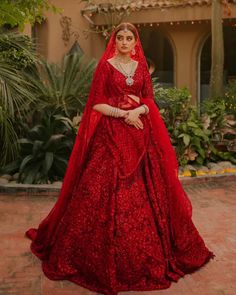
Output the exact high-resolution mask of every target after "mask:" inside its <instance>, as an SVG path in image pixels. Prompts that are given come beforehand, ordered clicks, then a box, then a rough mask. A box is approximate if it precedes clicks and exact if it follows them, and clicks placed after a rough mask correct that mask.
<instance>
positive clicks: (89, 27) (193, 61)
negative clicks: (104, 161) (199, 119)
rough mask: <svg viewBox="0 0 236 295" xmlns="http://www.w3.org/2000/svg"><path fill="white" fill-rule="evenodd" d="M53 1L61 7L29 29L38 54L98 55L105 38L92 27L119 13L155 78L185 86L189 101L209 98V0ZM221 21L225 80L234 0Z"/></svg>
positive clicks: (235, 33)
mask: <svg viewBox="0 0 236 295" xmlns="http://www.w3.org/2000/svg"><path fill="white" fill-rule="evenodd" d="M53 2H54V4H55V5H56V6H58V7H60V8H62V12H61V13H60V14H53V13H51V12H50V13H47V15H46V19H45V21H44V22H43V23H42V24H41V25H36V26H35V27H34V28H33V29H32V32H31V33H32V34H33V36H35V38H36V40H37V46H38V51H39V53H41V54H42V55H43V56H45V57H46V58H47V59H48V60H49V61H50V62H59V61H60V60H61V58H62V57H63V55H64V54H66V53H67V52H69V51H70V50H71V48H72V49H75V48H76V50H82V51H83V52H85V53H86V54H87V55H88V56H89V57H95V58H99V57H100V56H101V54H102V52H103V51H104V49H105V45H106V40H105V38H104V36H102V34H99V33H96V32H95V28H96V30H97V31H99V30H101V31H102V30H104V28H106V27H107V25H108V24H110V23H113V24H116V22H118V19H119V18H120V19H122V21H129V22H132V23H133V24H135V25H136V26H137V28H138V30H139V34H140V37H141V41H142V45H143V48H144V52H145V55H146V57H147V59H148V60H149V61H150V62H151V63H152V65H153V69H154V72H153V73H152V76H153V77H157V78H158V81H159V82H160V83H161V84H162V85H164V86H166V87H168V86H176V87H188V88H189V89H190V92H191V94H192V102H193V104H198V103H199V102H200V101H202V100H204V98H206V97H207V95H208V89H209V80H210V67H211V0H197V1H196V0H182V1H180V0H178V1H177V0H176V1H168V0H162V1H155V0H137V1H132V0H130V1H122V0H121V1H90V4H88V1H83V2H81V1H78V0H68V1H63V0H53ZM91 2H92V3H91ZM107 2H109V3H107ZM127 3H128V4H127ZM222 21H223V29H224V44H225V65H224V82H225V84H227V83H228V82H229V81H230V80H232V79H236V0H232V1H230V14H224V13H223V14H222Z"/></svg>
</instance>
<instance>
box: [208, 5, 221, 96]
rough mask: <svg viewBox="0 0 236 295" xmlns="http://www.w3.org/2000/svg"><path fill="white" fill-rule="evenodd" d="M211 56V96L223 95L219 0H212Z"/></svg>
mask: <svg viewBox="0 0 236 295" xmlns="http://www.w3.org/2000/svg"><path fill="white" fill-rule="evenodd" d="M211 33H212V49H211V51H212V58H211V81H210V96H211V98H214V97H219V96H222V95H223V91H224V85H223V71H224V37H223V24H222V9H221V1H220V0H212V19H211Z"/></svg>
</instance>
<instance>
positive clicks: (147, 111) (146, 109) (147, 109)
mask: <svg viewBox="0 0 236 295" xmlns="http://www.w3.org/2000/svg"><path fill="white" fill-rule="evenodd" d="M142 107H144V109H145V113H144V114H145V115H146V114H148V113H149V108H148V106H146V105H145V104H142Z"/></svg>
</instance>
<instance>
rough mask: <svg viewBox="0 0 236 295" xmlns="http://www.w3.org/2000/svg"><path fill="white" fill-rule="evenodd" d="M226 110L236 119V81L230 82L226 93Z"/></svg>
mask: <svg viewBox="0 0 236 295" xmlns="http://www.w3.org/2000/svg"><path fill="white" fill-rule="evenodd" d="M224 101H225V110H226V112H227V113H228V114H232V115H234V118H235V119H236V80H234V81H230V82H229V85H228V86H227V88H226V92H225V97H224Z"/></svg>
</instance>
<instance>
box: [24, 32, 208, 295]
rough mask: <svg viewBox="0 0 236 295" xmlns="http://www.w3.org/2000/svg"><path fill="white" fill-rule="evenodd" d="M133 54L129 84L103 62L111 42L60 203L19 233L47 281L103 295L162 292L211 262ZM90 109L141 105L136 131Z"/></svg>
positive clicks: (142, 64)
mask: <svg viewBox="0 0 236 295" xmlns="http://www.w3.org/2000/svg"><path fill="white" fill-rule="evenodd" d="M135 51H136V54H135V56H133V57H132V58H133V59H135V60H137V61H138V66H137V69H136V72H135V75H134V77H133V79H134V84H133V85H132V86H128V85H126V83H125V77H124V76H123V75H122V74H121V73H120V72H119V71H118V70H117V69H116V68H114V67H113V66H112V65H111V64H110V63H109V62H108V61H107V60H108V59H109V58H110V57H112V56H114V52H115V35H114V34H113V35H112V37H111V39H110V42H109V44H108V46H107V49H106V51H105V53H104V55H103V57H102V58H101V60H100V62H99V64H98V66H97V69H96V71H95V74H94V78H93V82H92V85H91V91H90V95H89V97H88V101H87V104H86V107H85V111H84V114H83V117H82V122H81V125H80V128H79V131H78V134H77V137H76V141H75V144H74V148H73V151H72V154H71V157H70V160H69V164H68V168H67V171H66V175H65V178H64V181H63V185H62V189H61V192H60V195H59V198H58V200H57V202H56V204H55V205H54V207H53V208H52V210H51V212H50V213H49V214H48V216H47V217H46V218H45V219H44V220H42V221H41V223H40V224H39V226H38V228H30V229H28V230H27V232H26V235H27V237H29V238H30V239H31V240H32V243H31V250H32V252H33V253H34V254H35V255H36V256H37V257H39V258H40V259H41V260H42V267H43V271H44V273H45V275H46V276H47V277H48V278H50V279H52V280H60V279H67V280H70V281H73V282H75V283H77V284H79V285H82V286H84V287H87V288H89V289H90V290H94V291H98V292H102V293H104V294H107V295H116V294H117V292H119V291H124V290H154V289H164V288H168V287H169V286H170V284H171V281H177V280H178V279H179V278H180V277H181V276H183V275H184V274H185V273H191V272H192V271H195V270H197V269H198V268H199V267H201V266H203V265H204V264H205V263H206V262H207V261H209V259H210V258H213V257H214V254H213V253H212V252H211V251H209V249H208V248H207V247H206V245H205V243H204V241H203V239H202V238H201V236H200V234H199V232H198V230H197V229H196V227H195V226H194V224H193V222H192V206H191V202H190V200H189V198H188V196H187V195H186V193H185V191H184V189H183V187H182V186H181V183H180V181H179V179H178V162H177V159H176V155H175V152H174V149H173V147H172V146H171V143H170V138H169V136H168V132H167V129H166V127H165V124H164V122H163V120H162V118H161V116H160V113H159V110H158V108H157V106H156V104H155V102H154V96H153V88H152V83H151V78H150V75H149V72H148V68H147V64H146V61H145V57H144V55H143V51H142V47H141V44H140V40H139V39H138V41H137V44H136V48H135ZM129 94H133V95H136V96H138V97H140V103H137V102H135V101H134V100H133V101H132V100H130V98H129V96H128V95H129ZM97 103H107V104H110V105H112V106H116V107H120V108H123V109H133V108H136V107H137V106H139V105H140V104H143V103H145V104H146V105H147V106H148V107H149V114H148V115H143V116H142V117H141V120H142V122H143V124H144V129H143V130H140V129H139V130H137V129H136V128H134V127H133V126H131V125H127V124H126V123H125V122H124V119H122V118H112V117H108V116H103V115H102V114H101V113H99V112H97V111H95V110H93V108H92V107H93V106H94V105H95V104H97Z"/></svg>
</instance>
